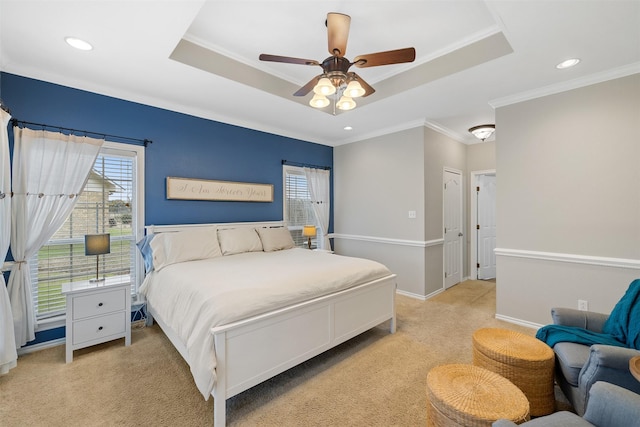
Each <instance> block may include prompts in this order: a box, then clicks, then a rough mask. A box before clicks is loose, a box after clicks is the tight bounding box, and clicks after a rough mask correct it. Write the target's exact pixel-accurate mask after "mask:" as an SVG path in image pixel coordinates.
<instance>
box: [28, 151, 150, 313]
mask: <svg viewBox="0 0 640 427" xmlns="http://www.w3.org/2000/svg"><path fill="white" fill-rule="evenodd" d="M143 168H144V148H143V147H139V146H132V145H127V144H119V143H113V142H106V143H105V144H104V145H103V147H102V149H101V151H100V154H99V155H98V158H97V159H96V162H95V163H94V165H93V169H92V170H91V172H90V174H89V178H88V180H87V183H86V184H85V187H84V190H83V191H82V194H81V195H80V196H79V197H78V201H77V203H76V205H75V207H74V209H73V211H72V212H71V214H70V215H69V217H68V218H67V220H66V221H65V223H64V224H63V225H62V226H61V227H60V229H59V230H58V231H57V232H56V233H55V234H54V235H53V236H52V237H51V239H50V240H49V241H48V242H47V243H46V244H45V245H43V246H42V248H40V250H39V251H38V253H37V254H36V255H35V256H34V258H33V259H32V260H31V261H32V262H31V272H30V273H31V283H32V288H33V301H34V306H35V307H34V309H35V312H36V316H37V317H38V319H45V318H51V317H55V316H58V315H61V314H64V312H65V310H66V307H65V305H66V301H65V297H64V295H62V293H61V289H62V284H63V283H69V282H78V281H84V280H89V279H91V278H95V277H96V261H97V265H98V274H99V276H100V277H103V276H104V277H117V278H118V279H120V280H122V283H127V282H129V283H131V284H132V286H131V289H132V294H133V295H136V294H137V290H138V285H139V284H140V283H141V281H142V276H143V272H144V269H143V268H141V261H140V259H139V258H140V257H139V256H137V255H136V250H137V248H136V242H137V241H138V240H139V239H140V238H141V237H142V235H143V228H144V212H143V200H144V197H143V196H144V194H143V189H144V182H143V181H144V178H143V177H144V170H143ZM99 233H109V234H110V235H111V236H110V238H111V253H109V254H107V255H100V256H98V257H97V258H96V256H85V254H84V235H85V234H99Z"/></svg>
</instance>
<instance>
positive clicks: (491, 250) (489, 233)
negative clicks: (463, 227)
mask: <svg viewBox="0 0 640 427" xmlns="http://www.w3.org/2000/svg"><path fill="white" fill-rule="evenodd" d="M477 182H478V186H477V187H476V190H477V192H478V197H477V200H478V210H477V212H478V219H477V224H478V225H477V226H476V229H477V230H476V231H477V233H478V238H477V240H476V241H477V242H478V279H481V280H482V279H493V278H494V277H496V254H495V249H496V176H495V175H479V176H478V181H477Z"/></svg>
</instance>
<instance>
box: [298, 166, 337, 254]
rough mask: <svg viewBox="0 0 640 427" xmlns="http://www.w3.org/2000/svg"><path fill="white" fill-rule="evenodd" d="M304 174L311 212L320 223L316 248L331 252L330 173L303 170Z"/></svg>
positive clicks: (321, 170)
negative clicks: (311, 207) (309, 196)
mask: <svg viewBox="0 0 640 427" xmlns="http://www.w3.org/2000/svg"><path fill="white" fill-rule="evenodd" d="M304 174H305V177H306V178H307V185H308V186H309V194H311V205H312V206H313V212H314V213H315V214H316V218H318V222H319V223H320V231H319V233H318V237H319V238H318V248H319V249H326V250H331V242H329V212H330V207H331V206H330V199H329V196H330V194H329V192H330V182H329V175H330V171H328V170H325V169H311V168H304Z"/></svg>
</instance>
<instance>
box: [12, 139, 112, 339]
mask: <svg viewBox="0 0 640 427" xmlns="http://www.w3.org/2000/svg"><path fill="white" fill-rule="evenodd" d="M13 135H14V147H13V171H12V186H13V200H12V206H11V208H12V214H13V221H12V222H11V253H12V254H13V258H14V259H15V262H16V265H15V266H14V267H13V269H12V270H11V275H10V276H9V286H8V290H9V297H10V299H11V309H12V311H13V325H14V331H15V340H16V346H17V347H22V346H23V345H25V344H26V343H27V342H28V341H32V340H33V339H34V338H35V328H36V317H35V312H34V307H33V299H32V293H31V277H30V275H29V259H30V258H31V257H32V256H33V255H34V254H35V253H36V252H37V251H38V250H39V249H40V247H42V245H43V244H45V243H46V242H47V241H48V240H49V239H50V238H51V236H53V234H54V233H55V232H56V231H57V230H58V228H60V226H61V225H62V224H63V223H64V221H65V220H66V218H67V216H69V214H70V213H71V211H72V210H73V206H74V205H75V203H76V201H77V196H78V195H79V194H80V192H81V191H82V189H83V187H84V185H85V183H86V181H87V179H88V177H89V172H90V171H91V168H92V166H93V163H94V162H95V160H96V157H97V156H98V152H99V151H100V147H101V146H102V144H103V142H104V140H98V139H94V138H88V137H84V136H75V135H64V134H62V133H57V132H49V131H44V130H38V131H35V130H31V129H20V128H18V127H14V128H13Z"/></svg>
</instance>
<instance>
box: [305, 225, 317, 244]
mask: <svg viewBox="0 0 640 427" xmlns="http://www.w3.org/2000/svg"><path fill="white" fill-rule="evenodd" d="M302 235H303V236H304V237H307V238H308V245H309V249H311V238H312V237H314V236H315V235H316V226H315V225H305V226H304V227H302Z"/></svg>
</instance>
